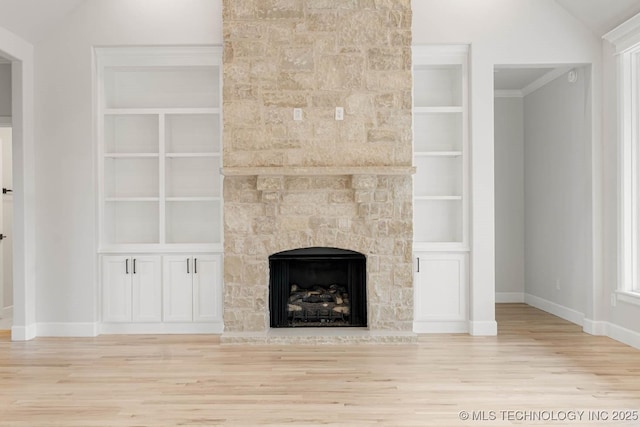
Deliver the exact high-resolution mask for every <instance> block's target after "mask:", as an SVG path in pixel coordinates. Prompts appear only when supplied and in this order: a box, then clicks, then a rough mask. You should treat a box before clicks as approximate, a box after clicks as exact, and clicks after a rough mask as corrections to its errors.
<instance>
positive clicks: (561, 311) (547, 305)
mask: <svg viewBox="0 0 640 427" xmlns="http://www.w3.org/2000/svg"><path fill="white" fill-rule="evenodd" d="M524 302H525V303H527V304H529V305H530V306H532V307H535V308H538V309H540V310H542V311H546V312H547V313H551V314H553V315H554V316H558V317H560V318H562V319H564V320H568V321H569V322H572V323H575V324H576V325H580V326H582V325H583V323H584V313H580V312H579V311H576V310H573V309H571V308H568V307H565V306H563V305H560V304H556V303H555V302H551V301H549V300H546V299H544V298H540V297H537V296H535V295H531V294H525V295H524Z"/></svg>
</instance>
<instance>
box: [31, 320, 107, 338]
mask: <svg viewBox="0 0 640 427" xmlns="http://www.w3.org/2000/svg"><path fill="white" fill-rule="evenodd" d="M37 331H38V336H39V337H95V336H97V335H98V324H97V323H95V322H87V323H84V322H77V323H76V322H51V323H38V326H37Z"/></svg>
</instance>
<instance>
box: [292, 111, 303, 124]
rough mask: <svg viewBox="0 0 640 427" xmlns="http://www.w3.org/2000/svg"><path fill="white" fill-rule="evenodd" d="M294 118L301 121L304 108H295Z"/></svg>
mask: <svg viewBox="0 0 640 427" xmlns="http://www.w3.org/2000/svg"><path fill="white" fill-rule="evenodd" d="M293 120H295V121H297V122H299V121H301V120H302V108H294V109H293Z"/></svg>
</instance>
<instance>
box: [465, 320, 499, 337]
mask: <svg viewBox="0 0 640 427" xmlns="http://www.w3.org/2000/svg"><path fill="white" fill-rule="evenodd" d="M469 335H474V336H495V335H498V322H496V321H495V320H484V321H470V322H469Z"/></svg>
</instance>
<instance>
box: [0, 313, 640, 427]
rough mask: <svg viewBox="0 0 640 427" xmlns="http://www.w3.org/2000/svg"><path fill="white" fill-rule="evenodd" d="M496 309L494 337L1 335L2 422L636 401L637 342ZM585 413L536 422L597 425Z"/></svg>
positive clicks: (399, 418) (439, 411)
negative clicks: (347, 341)
mask: <svg viewBox="0 0 640 427" xmlns="http://www.w3.org/2000/svg"><path fill="white" fill-rule="evenodd" d="M497 320H498V324H499V335H498V336H497V337H471V336H468V335H466V334H459V335H455V334H452V335H425V336H421V337H420V338H419V342H418V344H417V345H400V344H398V345H385V344H368V345H364V344H363V345H324V346H312V345H289V346H283V345H281V346H273V345H270V346H267V345H253V346H252V345H221V344H220V343H219V340H218V338H217V337H213V336H207V335H167V336H131V335H129V336H100V337H97V338H90V339H84V338H83V339H70V338H38V339H35V340H33V341H29V342H10V341H9V339H8V337H7V336H3V335H0V426H3V427H4V426H12V427H13V426H17V427H20V426H29V427H32V426H43V427H48V426H65V427H75V426H83V427H92V426H114V427H116V426H173V425H180V426H214V425H246V426H249V425H251V426H254V425H261V426H268V425H272V426H283V425H292V426H304V425H336V426H337V425H348V426H354V425H355V426H357V425H362V426H369V425H377V426H379V425H385V426H429V425H432V426H448V425H452V426H455V425H476V426H478V425H487V426H488V425H527V423H526V422H522V421H517V420H516V421H514V420H509V419H503V418H501V417H502V416H503V415H502V413H501V412H500V411H508V410H512V411H515V410H520V411H542V410H546V411H554V410H555V411H560V410H563V411H572V410H584V411H589V410H596V409H597V410H606V411H613V410H621V409H628V410H631V411H640V351H638V350H636V349H633V348H631V347H628V346H626V345H624V344H621V343H619V342H616V341H614V340H611V339H609V338H606V337H595V336H590V335H587V334H584V333H582V332H581V329H580V327H578V326H576V325H573V324H571V323H568V322H566V321H564V320H562V319H559V318H557V317H554V316H551V315H549V314H546V313H544V312H542V311H539V310H536V309H534V308H531V307H529V306H526V305H524V304H500V305H498V308H497ZM460 411H469V412H471V413H472V412H473V411H477V413H476V415H477V416H479V415H481V414H482V413H481V412H480V411H484V412H483V413H485V412H486V413H489V412H490V411H494V414H495V415H496V417H497V419H495V420H492V421H482V422H481V421H478V420H476V421H473V420H469V421H461V420H460V418H459V413H460ZM507 415H508V413H507ZM639 415H640V414H639ZM583 421H584V422H580V423H578V422H574V423H569V422H567V421H564V422H560V421H557V422H554V421H551V422H545V423H543V424H544V425H563V426H567V425H599V424H598V423H597V422H595V423H594V422H586V421H587V420H583ZM638 424H640V423H639V422H638V421H629V422H617V423H616V422H612V421H609V422H608V423H607V424H606V425H638Z"/></svg>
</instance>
